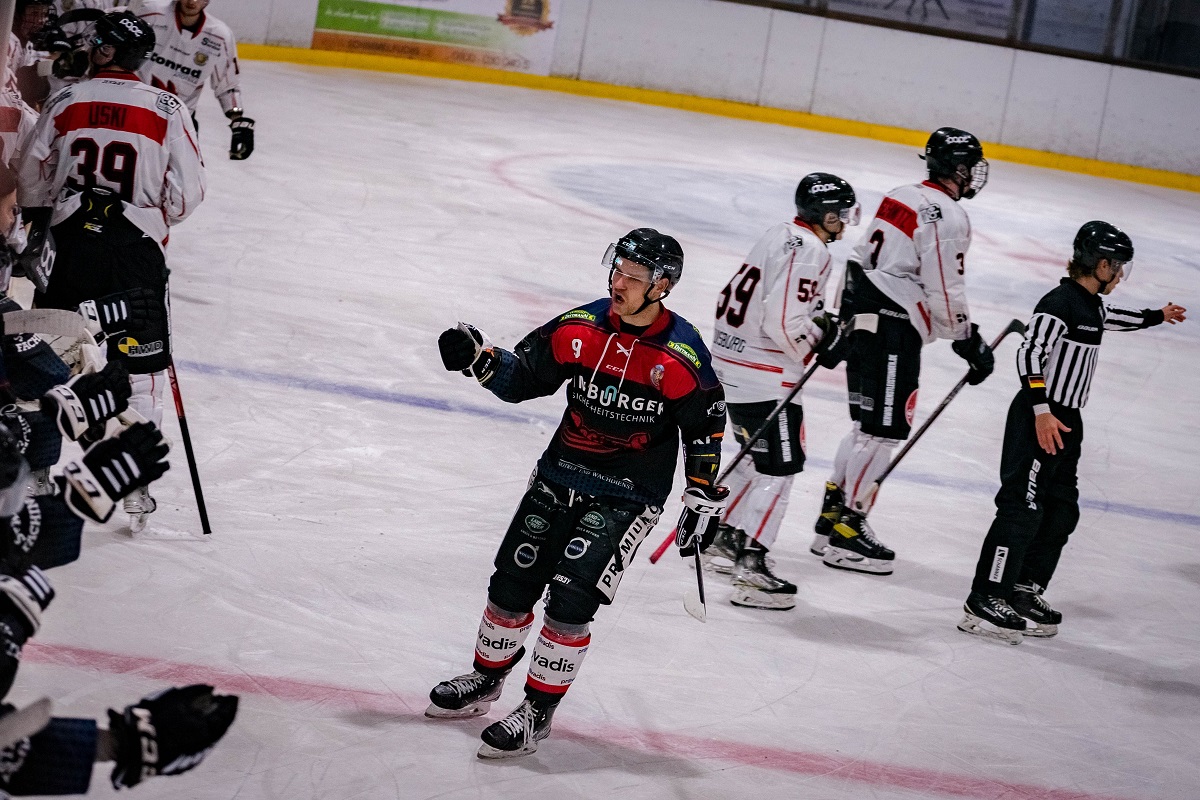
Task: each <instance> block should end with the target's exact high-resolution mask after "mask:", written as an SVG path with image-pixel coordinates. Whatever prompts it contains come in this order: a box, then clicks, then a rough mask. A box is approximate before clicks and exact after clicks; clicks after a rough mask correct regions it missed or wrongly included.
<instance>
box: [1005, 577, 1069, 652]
mask: <svg viewBox="0 0 1200 800" xmlns="http://www.w3.org/2000/svg"><path fill="white" fill-rule="evenodd" d="M1043 591H1045V590H1044V589H1042V587H1041V586H1038V585H1037V584H1036V583H1018V584H1017V585H1016V586H1014V587H1013V595H1012V602H1011V603H1009V605H1010V606H1012V610H1013V611H1015V612H1017V613H1018V614H1020V615H1021V616H1022V617H1024V618H1025V621H1026V625H1025V635H1026V636H1035V637H1038V638H1042V639H1047V638H1049V637H1051V636H1054V635H1056V634H1057V633H1058V624H1059V623H1060V622H1062V614H1061V613H1059V612H1057V611H1055V610H1054V609H1053V608H1051V607H1050V604H1049V603H1047V602H1046V601H1045V600H1043V599H1042V592H1043Z"/></svg>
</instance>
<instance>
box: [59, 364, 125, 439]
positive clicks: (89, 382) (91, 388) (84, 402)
mask: <svg viewBox="0 0 1200 800" xmlns="http://www.w3.org/2000/svg"><path fill="white" fill-rule="evenodd" d="M131 394H132V389H131V388H130V385H129V371H128V370H127V369H126V368H125V365H124V364H123V363H122V362H120V361H111V362H109V363H108V365H107V366H106V367H105V368H104V369H102V370H100V371H99V372H93V373H90V374H88V375H76V376H75V377H74V378H71V380H69V381H67V382H66V383H63V384H59V385H58V386H55V387H54V388H53V389H51V390H50V391H48V392H46V393H45V394H44V395H42V411H43V412H45V413H46V414H48V415H50V416H51V417H53V418H54V421H55V422H56V423H58V429H59V430H60V431H61V432H62V435H63V436H66V437H67V438H68V439H70V440H71V441H73V442H74V441H78V440H79V437H81V436H83V434H84V433H86V432H87V431H88V429H89V428H91V427H92V426H94V425H96V424H98V423H102V422H104V421H106V420H108V419H111V418H112V417H115V416H116V415H117V414H120V413H121V412H122V411H124V410H125V409H127V408H129V397H130V395H131Z"/></svg>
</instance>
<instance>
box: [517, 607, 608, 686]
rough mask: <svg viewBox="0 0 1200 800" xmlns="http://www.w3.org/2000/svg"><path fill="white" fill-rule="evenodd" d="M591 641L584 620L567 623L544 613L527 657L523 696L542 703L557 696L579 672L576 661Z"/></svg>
mask: <svg viewBox="0 0 1200 800" xmlns="http://www.w3.org/2000/svg"><path fill="white" fill-rule="evenodd" d="M591 641H592V635H591V633H590V632H589V631H588V626H587V624H586V623H585V624H583V625H568V624H566V623H563V622H558V621H556V620H553V619H550V618H549V617H547V618H546V624H545V625H543V626H542V632H541V633H540V634H538V638H537V644H536V645H534V647H533V655H532V656H530V657H529V675H528V676H527V677H526V679H525V696H526V697H528V698H529V699H530V700H535V701H537V702H539V703H542V704H544V705H554V704H556V703H557V702H558V701H559V700H561V699H562V696H563V695H564V694H566V693H567V689H569V688H571V683H572V682H573V681H574V680H575V678H576V676H578V675H579V665H580V664H582V663H583V657H584V656H585V655H586V654H587V651H588V645H589V644H591Z"/></svg>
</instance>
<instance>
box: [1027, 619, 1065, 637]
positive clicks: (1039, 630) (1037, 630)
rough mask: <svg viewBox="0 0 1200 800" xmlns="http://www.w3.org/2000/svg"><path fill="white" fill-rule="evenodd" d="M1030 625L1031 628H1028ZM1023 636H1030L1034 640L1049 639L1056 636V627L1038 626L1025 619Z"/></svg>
mask: <svg viewBox="0 0 1200 800" xmlns="http://www.w3.org/2000/svg"><path fill="white" fill-rule="evenodd" d="M1031 625H1032V626H1033V627H1029V626H1031ZM1025 635H1026V636H1032V637H1034V638H1035V639H1049V638H1050V637H1051V636H1057V635H1058V626H1057V625H1049V624H1047V625H1038V624H1037V623H1036V622H1033V621H1032V620H1029V619H1026V620H1025Z"/></svg>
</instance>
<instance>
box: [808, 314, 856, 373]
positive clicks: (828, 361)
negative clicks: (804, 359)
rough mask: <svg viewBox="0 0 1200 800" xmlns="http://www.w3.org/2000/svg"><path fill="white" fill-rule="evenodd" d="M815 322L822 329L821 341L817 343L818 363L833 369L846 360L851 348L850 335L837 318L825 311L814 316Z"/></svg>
mask: <svg viewBox="0 0 1200 800" xmlns="http://www.w3.org/2000/svg"><path fill="white" fill-rule="evenodd" d="M813 324H814V325H816V326H817V327H818V328H820V329H821V332H822V334H823V335H822V336H821V341H820V342H818V343H817V347H816V351H817V363H818V364H820V365H821V366H822V367H824V368H825V369H833V368H834V367H836V366H837V365H838V364H840V363H842V362H843V361H845V360H846V355H847V353H848V352H849V350H850V336H849V335H848V334H847V333H846V332H845V330H844V329H843V328H842V326H841V325H840V324H838V321H837V318H836V317H834V316H833V315H832V314H829V313H825V314H822V315H821V316H819V317H813Z"/></svg>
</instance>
